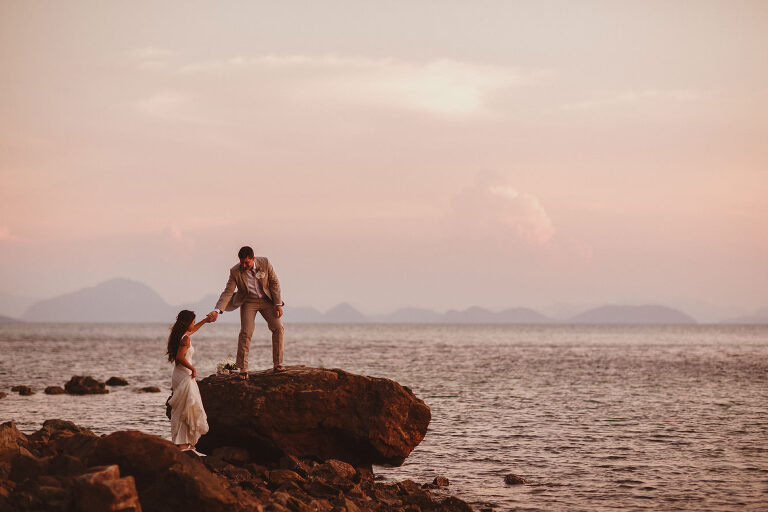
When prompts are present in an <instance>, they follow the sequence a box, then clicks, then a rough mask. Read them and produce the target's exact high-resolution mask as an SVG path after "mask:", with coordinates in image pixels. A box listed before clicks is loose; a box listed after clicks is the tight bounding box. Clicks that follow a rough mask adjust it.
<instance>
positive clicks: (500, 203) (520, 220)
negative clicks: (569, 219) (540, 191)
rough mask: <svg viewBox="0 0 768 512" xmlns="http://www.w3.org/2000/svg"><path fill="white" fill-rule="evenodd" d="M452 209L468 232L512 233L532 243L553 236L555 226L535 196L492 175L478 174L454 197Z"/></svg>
mask: <svg viewBox="0 0 768 512" xmlns="http://www.w3.org/2000/svg"><path fill="white" fill-rule="evenodd" d="M454 209H455V211H454V214H455V216H456V219H455V220H456V221H457V225H458V227H459V228H460V229H462V230H464V231H467V232H469V233H473V234H482V235H483V236H491V237H496V236H503V235H507V236H509V235H510V234H511V235H513V236H515V237H517V238H519V239H521V240H524V241H526V242H528V243H531V244H534V245H544V244H547V243H549V242H550V241H551V240H552V238H553V237H554V235H555V226H554V224H553V223H552V220H551V219H550V217H549V214H548V213H547V211H546V210H545V209H544V206H543V205H542V204H541V202H540V201H539V199H538V198H537V197H536V196H534V195H532V194H528V193H526V192H520V191H518V190H517V189H515V188H513V187H512V186H510V185H508V184H507V183H505V182H504V181H501V180H499V179H498V178H495V177H491V178H490V179H489V177H488V176H480V177H478V180H477V182H476V183H475V184H474V185H473V186H472V187H469V188H467V189H465V190H463V191H462V192H461V193H460V194H458V195H457V196H456V197H455V198H454Z"/></svg>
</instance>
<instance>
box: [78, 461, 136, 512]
mask: <svg viewBox="0 0 768 512" xmlns="http://www.w3.org/2000/svg"><path fill="white" fill-rule="evenodd" d="M75 489H76V494H75V495H76V502H77V508H78V510H79V511H81V512H116V511H120V512H141V504H140V502H139V495H138V493H137V491H136V483H135V481H134V479H133V477H132V476H127V477H123V478H121V477H120V468H118V467H117V466H116V465H111V466H103V467H96V468H91V470H90V471H89V472H88V473H86V474H84V475H82V476H80V477H78V478H77V480H76V484H75Z"/></svg>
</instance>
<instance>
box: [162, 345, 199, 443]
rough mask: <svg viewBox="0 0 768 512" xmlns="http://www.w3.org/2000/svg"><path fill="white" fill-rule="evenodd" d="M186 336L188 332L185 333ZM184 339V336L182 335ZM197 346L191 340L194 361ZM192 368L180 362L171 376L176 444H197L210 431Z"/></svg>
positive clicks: (172, 422) (173, 434)
mask: <svg viewBox="0 0 768 512" xmlns="http://www.w3.org/2000/svg"><path fill="white" fill-rule="evenodd" d="M184 336H185V337H186V334H185V335H184ZM182 339H183V337H182ZM194 355H195V348H194V347H193V346H192V343H191V340H190V345H189V348H188V349H187V361H189V362H190V363H192V357H193V356H194ZM191 376H192V370H190V369H189V368H187V367H186V366H182V365H180V364H177V365H174V367H173V376H172V377H171V389H173V396H172V397H171V400H170V402H168V403H169V404H170V406H171V441H173V443H174V444H191V445H193V446H194V445H195V444H197V440H198V439H200V437H201V436H202V435H203V434H205V433H206V432H208V416H206V414H205V409H203V399H202V398H201V397H200V388H198V387H197V382H196V381H195V379H193V378H192V377H191Z"/></svg>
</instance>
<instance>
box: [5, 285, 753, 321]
mask: <svg viewBox="0 0 768 512" xmlns="http://www.w3.org/2000/svg"><path fill="white" fill-rule="evenodd" d="M217 299H218V296H217V295H207V296H205V297H203V298H202V299H200V300H199V301H197V302H194V303H188V304H181V305H171V304H168V303H167V302H165V300H163V298H162V297H160V295H159V294H158V293H157V292H155V291H154V290H153V289H152V288H150V287H149V286H147V285H145V284H143V283H140V282H138V281H133V280H130V279H112V280H109V281H106V282H103V283H100V284H98V285H96V286H93V287H88V288H83V289H81V290H78V291H76V292H73V293H68V294H64V295H60V296H57V297H53V298H51V299H46V300H40V301H37V302H35V303H33V304H32V305H31V306H29V307H28V308H27V310H26V311H25V312H24V313H23V314H22V315H21V317H20V318H18V319H16V318H13V317H12V316H10V315H5V316H0V322H12V321H20V320H21V321H27V322H83V323H90V322H112V323H131V322H159V323H168V322H170V321H171V320H172V319H173V318H174V317H175V316H176V314H177V313H178V312H179V310H180V309H191V310H193V311H196V312H197V313H198V314H201V315H202V314H205V313H207V312H208V311H210V310H211V309H212V308H213V305H214V304H215V303H216V300H217ZM284 319H285V321H286V323H413V324H430V323H436V324H439V323H442V324H696V323H698V322H697V321H696V319H694V318H693V317H691V316H690V315H688V314H686V313H684V312H683V311H680V310H678V309H674V308H670V307H666V306H663V305H658V304H648V305H618V304H610V305H604V306H600V307H596V308H592V309H588V310H587V311H582V312H579V313H578V314H573V315H568V316H565V317H559V318H553V317H551V316H547V315H545V314H542V313H540V312H538V311H535V310H533V309H530V308H524V307H518V308H508V309H504V310H501V311H491V310H489V309H486V308H482V307H478V306H473V307H470V308H467V309H463V310H454V309H452V310H449V311H446V312H443V313H440V312H436V311H433V310H431V309H426V308H412V307H405V308H400V309H398V310H396V311H393V312H392V313H388V314H384V315H366V314H364V313H362V312H360V311H359V310H357V309H355V308H354V307H353V306H351V305H350V304H347V303H342V304H338V305H337V306H334V307H333V308H331V309H329V310H327V311H325V312H323V311H320V310H318V309H316V308H313V307H297V306H291V305H290V304H289V305H288V306H287V307H286V308H285V317H284ZM220 321H222V322H227V323H229V322H239V321H240V317H239V315H238V314H236V313H235V314H230V313H227V314H224V315H222V316H221V319H220ZM722 323H744V324H764V323H765V324H768V308H763V309H761V310H758V311H756V312H755V313H754V314H753V315H749V316H745V317H740V318H734V319H732V320H726V321H724V322H722Z"/></svg>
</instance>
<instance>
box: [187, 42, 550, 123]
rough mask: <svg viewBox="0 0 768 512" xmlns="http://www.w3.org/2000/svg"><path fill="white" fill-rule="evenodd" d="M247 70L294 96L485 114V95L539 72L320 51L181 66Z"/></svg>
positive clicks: (211, 71)
mask: <svg viewBox="0 0 768 512" xmlns="http://www.w3.org/2000/svg"><path fill="white" fill-rule="evenodd" d="M237 72H252V73H255V74H257V75H258V74H259V73H265V74H268V76H269V79H270V80H275V79H277V80H279V82H280V84H281V85H280V87H279V88H278V90H280V91H282V93H289V94H292V95H293V97H294V98H296V99H304V100H310V101H316V100H332V101H336V102H345V103H353V104H358V105H363V106H373V107H381V108H403V109H408V110H418V111H425V112H429V113H433V114H441V115H448V116H467V115H488V114H491V110H490V109H489V107H488V100H489V99H490V98H491V97H492V95H493V94H494V93H495V92H497V91H500V90H502V89H505V88H508V87H514V86H519V85H523V84H527V83H531V82H533V81H535V80H537V79H538V77H539V76H541V75H543V73H541V72H528V73H523V72H521V71H519V70H517V69H514V68H509V67H504V66H496V65H485V64H474V63H468V62H462V61H458V60H453V59H439V60H434V61H431V62H426V63H414V62H407V61H402V60H397V59H392V58H384V59H367V58H352V57H339V56H335V55H325V56H306V55H293V56H282V57H281V56H263V57H234V58H231V59H227V60H222V61H213V62H199V63H193V64H188V65H185V66H183V67H181V68H180V70H179V73H180V75H182V76H185V75H186V76H195V75H200V74H206V75H226V74H227V73H237Z"/></svg>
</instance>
